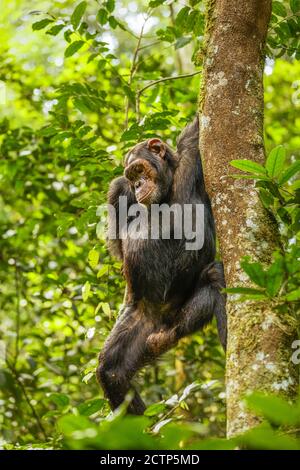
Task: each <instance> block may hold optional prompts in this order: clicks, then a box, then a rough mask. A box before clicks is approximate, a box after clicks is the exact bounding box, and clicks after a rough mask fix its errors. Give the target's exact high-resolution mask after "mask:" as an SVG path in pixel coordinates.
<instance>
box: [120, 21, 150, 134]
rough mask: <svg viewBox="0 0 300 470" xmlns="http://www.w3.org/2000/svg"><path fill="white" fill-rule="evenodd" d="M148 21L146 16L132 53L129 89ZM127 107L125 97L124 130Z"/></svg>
mask: <svg viewBox="0 0 300 470" xmlns="http://www.w3.org/2000/svg"><path fill="white" fill-rule="evenodd" d="M148 19H149V16H147V17H146V18H145V21H144V23H143V25H142V27H141V31H140V34H139V37H138V41H137V45H136V48H135V51H134V54H133V59H132V64H131V67H130V73H129V79H128V86H129V87H130V86H131V84H132V80H133V77H134V74H135V72H136V71H137V67H138V65H137V59H138V55H139V51H140V47H141V42H142V39H143V34H144V28H145V25H146V23H147V21H148ZM129 105H130V103H129V98H128V96H127V97H126V100H125V129H127V128H128V118H129Z"/></svg>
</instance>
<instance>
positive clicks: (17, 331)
mask: <svg viewBox="0 0 300 470" xmlns="http://www.w3.org/2000/svg"><path fill="white" fill-rule="evenodd" d="M15 286H16V301H17V305H16V346H15V356H14V362H13V365H14V367H15V365H16V363H17V360H18V357H19V352H20V316H21V311H20V282H19V269H18V266H17V261H16V264H15Z"/></svg>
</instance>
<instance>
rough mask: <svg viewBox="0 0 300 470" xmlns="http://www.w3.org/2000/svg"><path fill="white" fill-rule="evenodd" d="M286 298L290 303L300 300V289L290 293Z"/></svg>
mask: <svg viewBox="0 0 300 470" xmlns="http://www.w3.org/2000/svg"><path fill="white" fill-rule="evenodd" d="M284 298H285V299H286V300H288V301H289V302H293V301H296V300H300V288H299V289H296V290H293V291H291V292H289V293H288V294H287V295H286V296H285V297H284Z"/></svg>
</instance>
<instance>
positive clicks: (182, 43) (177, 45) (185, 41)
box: [175, 36, 193, 49]
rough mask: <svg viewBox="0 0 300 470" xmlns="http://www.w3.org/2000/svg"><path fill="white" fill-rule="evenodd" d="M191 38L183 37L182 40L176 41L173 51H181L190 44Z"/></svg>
mask: <svg viewBox="0 0 300 470" xmlns="http://www.w3.org/2000/svg"><path fill="white" fill-rule="evenodd" d="M192 39H193V38H192V37H191V36H188V37H183V38H179V39H177V41H176V43H175V49H181V48H182V47H184V46H186V45H187V44H189V43H190V42H191V40H192Z"/></svg>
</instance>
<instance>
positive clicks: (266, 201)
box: [259, 188, 274, 209]
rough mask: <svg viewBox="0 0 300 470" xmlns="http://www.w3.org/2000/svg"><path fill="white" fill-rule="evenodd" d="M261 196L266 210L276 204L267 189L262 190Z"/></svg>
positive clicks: (260, 191) (260, 190)
mask: <svg viewBox="0 0 300 470" xmlns="http://www.w3.org/2000/svg"><path fill="white" fill-rule="evenodd" d="M259 196H260V199H261V201H262V203H263V205H264V206H265V208H266V209H269V207H270V206H272V205H273V204H274V197H273V195H272V194H271V193H270V191H268V190H267V189H264V188H260V189H259Z"/></svg>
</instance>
